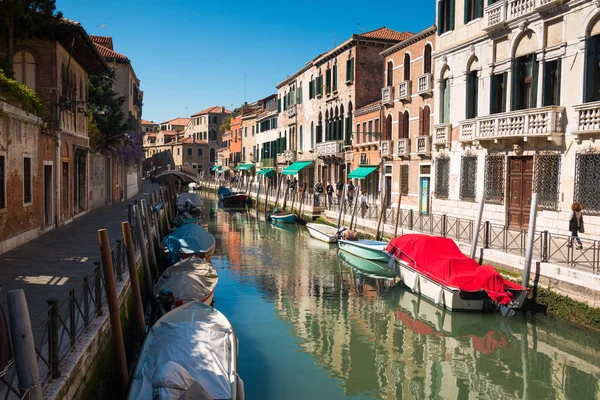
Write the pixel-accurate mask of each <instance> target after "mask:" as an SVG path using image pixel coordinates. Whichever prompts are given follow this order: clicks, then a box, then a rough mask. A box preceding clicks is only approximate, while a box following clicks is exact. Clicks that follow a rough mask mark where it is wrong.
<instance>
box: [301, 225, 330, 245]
mask: <svg viewBox="0 0 600 400" xmlns="http://www.w3.org/2000/svg"><path fill="white" fill-rule="evenodd" d="M306 228H307V229H308V233H310V236H312V237H314V238H315V239H319V240H321V241H323V242H326V243H335V242H337V240H338V229H337V228H336V227H334V226H329V225H325V224H315V223H309V224H306Z"/></svg>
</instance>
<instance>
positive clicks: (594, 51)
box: [583, 35, 600, 103]
mask: <svg viewBox="0 0 600 400" xmlns="http://www.w3.org/2000/svg"><path fill="white" fill-rule="evenodd" d="M599 37H600V36H598V35H596V36H592V37H591V38H589V39H588V40H587V46H586V49H585V50H586V51H585V73H584V78H583V89H584V90H583V92H584V93H583V102H584V103H588V102H590V101H595V100H598V99H596V97H597V94H596V93H595V89H596V88H595V86H596V85H595V82H594V81H595V79H594V78H595V77H596V74H598V71H597V68H598V65H597V64H596V62H597V60H598V38H599Z"/></svg>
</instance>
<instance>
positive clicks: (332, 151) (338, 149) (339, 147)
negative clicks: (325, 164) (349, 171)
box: [317, 140, 344, 158]
mask: <svg viewBox="0 0 600 400" xmlns="http://www.w3.org/2000/svg"><path fill="white" fill-rule="evenodd" d="M343 152H344V141H343V140H330V141H328V142H322V143H317V157H319V158H342V157H343Z"/></svg>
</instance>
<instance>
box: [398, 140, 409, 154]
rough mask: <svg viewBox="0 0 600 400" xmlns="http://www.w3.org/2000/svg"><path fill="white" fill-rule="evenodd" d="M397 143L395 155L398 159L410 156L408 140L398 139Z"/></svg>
mask: <svg viewBox="0 0 600 400" xmlns="http://www.w3.org/2000/svg"><path fill="white" fill-rule="evenodd" d="M396 143H397V146H398V147H397V150H398V151H397V152H396V155H397V156H398V157H408V156H409V155H410V139H407V138H406V139H398V140H397V141H396Z"/></svg>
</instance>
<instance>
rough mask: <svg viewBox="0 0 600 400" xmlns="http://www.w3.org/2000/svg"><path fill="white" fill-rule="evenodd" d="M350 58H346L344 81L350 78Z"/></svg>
mask: <svg viewBox="0 0 600 400" xmlns="http://www.w3.org/2000/svg"><path fill="white" fill-rule="evenodd" d="M350 60H351V59H350V58H349V59H347V60H346V81H349V80H350V74H351V72H350Z"/></svg>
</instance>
